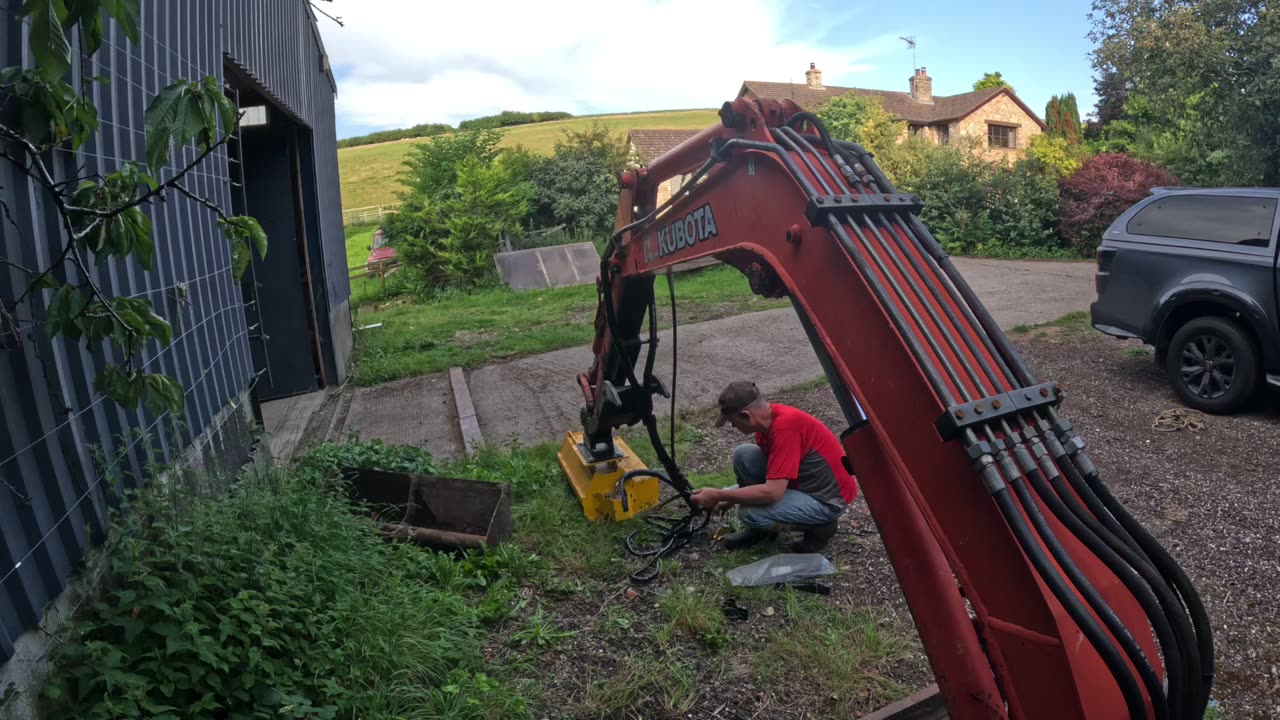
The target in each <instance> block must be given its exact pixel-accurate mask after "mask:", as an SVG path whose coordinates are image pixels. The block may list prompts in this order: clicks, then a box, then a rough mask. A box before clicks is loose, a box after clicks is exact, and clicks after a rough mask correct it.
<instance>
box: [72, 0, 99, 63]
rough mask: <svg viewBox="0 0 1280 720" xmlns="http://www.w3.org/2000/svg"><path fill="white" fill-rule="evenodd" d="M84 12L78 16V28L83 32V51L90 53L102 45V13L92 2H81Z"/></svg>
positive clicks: (96, 50)
mask: <svg viewBox="0 0 1280 720" xmlns="http://www.w3.org/2000/svg"><path fill="white" fill-rule="evenodd" d="M81 5H82V6H83V7H84V8H85V11H84V14H83V15H81V16H80V17H79V18H78V21H79V22H78V24H79V26H80V30H81V31H82V32H83V33H84V35H83V37H84V52H85V53H86V54H88V55H92V54H94V53H96V52H98V48H100V47H102V15H100V14H98V11H97V8H96V7H94V6H93V4H92V3H81Z"/></svg>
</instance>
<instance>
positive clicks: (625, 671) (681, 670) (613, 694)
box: [573, 655, 697, 719]
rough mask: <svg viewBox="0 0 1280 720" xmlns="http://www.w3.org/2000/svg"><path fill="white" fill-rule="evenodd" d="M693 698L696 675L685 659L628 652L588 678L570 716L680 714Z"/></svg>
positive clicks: (670, 716)
mask: <svg viewBox="0 0 1280 720" xmlns="http://www.w3.org/2000/svg"><path fill="white" fill-rule="evenodd" d="M696 699H697V674H696V673H695V671H694V670H693V668H691V667H690V666H689V665H688V664H687V663H686V662H684V661H682V660H680V659H678V658H676V657H672V656H667V657H663V658H652V657H643V656H638V655H629V656H627V657H626V658H624V659H623V660H622V662H621V664H620V666H619V667H618V668H617V669H616V670H614V671H611V672H609V673H606V674H602V675H601V676H598V677H595V678H593V679H590V680H589V681H588V682H587V684H586V688H585V689H584V691H583V692H582V694H581V696H580V697H579V698H578V702H577V703H576V705H577V706H578V707H577V708H576V710H577V712H576V713H575V714H574V715H573V716H574V717H583V718H601V719H603V718H633V717H635V718H638V717H667V718H677V717H684V716H685V714H686V713H688V712H689V710H690V709H691V708H692V707H693V704H694V701H695V700H696Z"/></svg>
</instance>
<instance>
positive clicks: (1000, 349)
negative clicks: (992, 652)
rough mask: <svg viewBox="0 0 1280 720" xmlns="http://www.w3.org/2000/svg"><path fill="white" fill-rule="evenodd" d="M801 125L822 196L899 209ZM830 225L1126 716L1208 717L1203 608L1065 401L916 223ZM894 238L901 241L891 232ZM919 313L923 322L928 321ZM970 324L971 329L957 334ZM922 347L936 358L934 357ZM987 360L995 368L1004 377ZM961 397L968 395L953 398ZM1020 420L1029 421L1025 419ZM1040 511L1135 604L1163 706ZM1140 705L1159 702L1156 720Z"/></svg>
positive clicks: (868, 165)
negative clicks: (1119, 492) (950, 295)
mask: <svg viewBox="0 0 1280 720" xmlns="http://www.w3.org/2000/svg"><path fill="white" fill-rule="evenodd" d="M794 123H808V124H809V125H811V126H812V127H813V128H814V129H815V130H816V132H817V134H818V139H819V140H820V141H821V143H822V144H823V146H824V147H825V149H826V150H827V153H828V157H830V158H832V159H833V160H834V161H835V165H836V169H835V170H833V169H832V168H831V166H830V165H826V164H825V163H826V162H827V158H824V157H823V155H822V154H820V153H818V152H816V151H815V150H814V148H813V145H812V144H811V143H810V142H809V139H808V138H806V137H805V136H804V135H803V134H801V133H800V132H798V131H797V130H796V129H794V128H793V127H781V128H778V129H777V130H776V132H775V137H776V138H777V139H778V142H779V144H780V145H781V146H782V147H784V148H786V149H787V150H789V151H791V152H794V153H797V154H799V156H800V157H801V159H802V161H803V162H804V164H805V165H806V169H808V170H809V171H810V175H811V176H812V177H814V178H816V179H817V181H818V184H819V185H820V186H821V187H822V191H823V192H824V193H825V194H826V195H828V196H830V195H833V194H834V195H840V194H844V195H845V196H846V198H848V199H853V198H855V197H856V195H855V194H859V195H863V196H866V197H875V196H881V197H883V198H885V199H888V198H891V197H893V196H896V191H895V190H894V188H893V186H892V184H891V183H890V182H889V181H888V179H887V178H886V177H885V176H884V174H883V173H882V172H881V171H880V169H879V168H878V167H877V166H876V165H875V164H874V162H872V161H871V157H870V155H869V154H867V153H866V152H865V151H864V150H862V149H861V148H860V147H858V146H857V145H853V144H849V143H835V142H833V141H832V140H831V138H830V137H829V136H828V134H827V132H826V129H825V128H824V127H823V126H822V123H821V121H819V120H818V119H817V118H816V117H813V116H812V115H809V114H807V113H801V114H798V115H796V116H794V117H793V118H792V124H794ZM819 170H822V172H820V171H819ZM842 181H843V182H842ZM889 207H890V208H891V207H892V206H891V205H890V206H889ZM826 219H827V223H828V227H829V228H830V229H831V230H832V232H833V233H834V234H835V235H836V237H837V238H839V239H840V241H841V243H842V244H843V245H844V246H845V248H846V250H847V251H849V252H850V254H851V256H853V259H854V262H855V263H857V264H858V265H859V269H860V270H862V271H863V275H864V277H867V278H875V277H877V276H879V277H883V278H886V279H887V280H888V282H885V283H883V284H880V285H879V287H877V288H875V289H876V290H877V291H878V294H879V295H880V297H881V303H882V305H883V306H884V307H886V308H888V309H890V310H896V308H897V307H898V306H899V305H898V304H899V303H900V306H901V307H903V308H904V309H905V310H906V314H905V316H904V315H903V314H902V313H900V312H896V311H895V312H890V316H891V318H892V319H893V320H894V322H895V325H896V326H897V327H898V330H899V332H900V333H902V334H903V336H904V339H906V340H907V342H908V345H909V346H911V348H912V350H913V354H914V355H915V357H916V360H917V362H920V363H921V366H922V369H923V370H924V371H925V374H926V375H927V376H929V377H930V379H931V381H932V383H933V385H934V390H935V391H936V392H937V393H938V394H939V396H940V397H941V398H942V399H943V401H944V403H946V404H947V405H948V406H950V407H951V408H952V410H951V412H950V413H949V415H948V416H947V417H946V418H944V420H948V421H949V424H947V423H943V422H941V421H940V429H941V430H942V431H943V432H944V433H945V432H947V431H948V429H949V430H950V431H951V432H954V433H956V434H957V435H958V439H960V440H961V441H962V442H963V444H964V446H965V449H966V452H967V453H968V455H969V457H970V458H971V459H972V461H973V464H974V467H975V469H977V470H978V472H979V474H980V475H981V477H982V478H983V481H984V483H985V484H986V488H987V490H988V492H990V493H991V495H992V498H993V499H994V500H995V502H996V504H997V506H998V507H999V509H1000V512H1001V514H1002V515H1003V517H1004V518H1005V520H1006V522H1007V523H1008V525H1009V528H1010V530H1011V531H1012V532H1013V534H1014V536H1015V537H1016V539H1017V542H1018V544H1019V546H1020V547H1021V548H1022V550H1023V552H1024V553H1025V554H1026V556H1027V558H1028V560H1029V561H1030V562H1031V564H1032V565H1033V566H1034V567H1035V569H1036V571H1037V573H1038V574H1039V576H1040V578H1041V579H1042V580H1043V581H1044V582H1045V584H1046V586H1048V588H1049V589H1050V591H1051V592H1052V594H1053V596H1054V597H1055V598H1056V599H1057V600H1058V601H1059V602H1060V603H1061V604H1062V606H1063V608H1064V609H1065V610H1066V612H1067V613H1068V614H1069V615H1070V617H1071V618H1072V620H1073V621H1074V622H1075V623H1076V624H1077V626H1078V627H1079V628H1080V630H1081V632H1082V633H1083V635H1084V636H1085V638H1086V639H1087V640H1088V641H1089V643H1090V645H1092V646H1093V648H1094V649H1095V650H1096V651H1097V652H1098V655H1099V656H1100V657H1101V658H1102V661H1103V662H1104V663H1105V665H1106V667H1107V669H1108V670H1109V671H1110V672H1111V674H1112V676H1113V677H1114V678H1115V680H1116V683H1117V685H1118V686H1119V688H1120V691H1121V694H1122V695H1123V697H1124V701H1125V705H1126V707H1127V710H1128V714H1129V715H1130V716H1131V717H1133V718H1146V717H1149V716H1151V717H1155V718H1157V719H1165V718H1172V719H1174V720H1192V719H1195V720H1199V718H1201V717H1203V714H1204V710H1205V707H1206V705H1207V703H1208V700H1209V690H1210V687H1211V685H1212V679H1213V644H1212V631H1211V629H1210V626H1209V621H1208V616H1207V614H1206V613H1205V610H1204V606H1203V604H1202V602H1201V601H1200V598H1199V596H1198V595H1197V594H1196V592H1195V590H1194V588H1193V587H1192V586H1191V583H1190V581H1189V580H1188V579H1187V577H1186V575H1185V573H1183V571H1182V570H1181V568H1179V567H1178V565H1177V563H1176V562H1174V561H1173V559H1172V558H1171V557H1170V556H1169V554H1168V553H1167V552H1166V551H1165V550H1164V549H1163V548H1162V547H1160V545H1159V543H1158V542H1156V541H1155V539H1154V538H1152V537H1151V536H1150V534H1149V533H1147V532H1146V531H1145V530H1144V529H1143V528H1142V527H1141V526H1140V525H1139V524H1138V523H1137V522H1136V521H1135V520H1134V519H1133V518H1132V516H1130V515H1129V514H1128V513H1127V512H1126V511H1125V510H1124V508H1123V507H1122V506H1121V505H1120V504H1119V502H1117V501H1116V500H1115V498H1114V497H1113V496H1112V495H1111V494H1110V492H1109V491H1107V489H1106V486H1105V485H1104V484H1103V483H1102V480H1101V477H1100V476H1099V474H1098V471H1097V468H1096V467H1095V466H1094V465H1093V463H1092V462H1091V461H1090V460H1089V457H1088V455H1087V454H1086V453H1085V451H1084V442H1083V440H1082V439H1081V438H1080V437H1079V436H1078V435H1077V434H1076V433H1075V432H1074V430H1073V428H1072V426H1071V424H1070V423H1069V422H1067V421H1066V420H1065V419H1063V418H1061V417H1060V416H1058V414H1057V411H1056V409H1055V407H1054V404H1055V403H1053V402H1047V401H1046V400H1055V399H1056V398H1055V397H1054V395H1056V392H1057V391H1056V388H1055V387H1053V386H1051V385H1050V386H1037V385H1036V383H1035V380H1034V378H1033V377H1032V375H1031V373H1030V371H1029V370H1028V369H1027V368H1026V366H1025V365H1024V364H1023V363H1022V361H1021V358H1020V357H1019V355H1018V354H1017V352H1016V351H1014V350H1013V349H1012V348H1011V347H1010V346H1009V345H1008V342H1007V340H1006V339H1005V338H1004V336H1003V334H1002V333H1000V332H999V331H998V328H997V327H996V325H995V323H994V321H993V320H992V318H991V317H990V315H989V314H987V312H986V310H985V308H983V306H982V305H981V303H979V302H977V301H976V298H975V297H973V294H972V290H971V289H970V288H969V287H968V285H967V283H966V282H965V281H964V279H963V278H962V277H961V276H960V274H959V273H958V272H957V271H956V269H955V267H954V266H953V265H952V264H951V262H950V260H949V258H947V256H946V255H945V253H943V251H942V250H941V248H940V246H938V244H937V242H936V241H935V240H934V239H933V237H932V236H931V235H930V234H929V232H928V231H927V230H926V229H925V228H924V226H923V225H922V224H921V223H920V221H919V219H918V218H917V217H916V216H915V215H914V214H911V213H909V212H906V211H901V210H899V211H893V210H890V209H888V208H886V209H885V210H882V211H872V212H865V211H862V212H858V213H854V212H849V213H830V214H827V215H826ZM895 220H896V223H894V221H895ZM895 225H896V227H899V228H901V229H902V232H895ZM846 228H848V229H849V230H851V231H852V235H850V233H849V232H848V231H846ZM855 239H856V243H855ZM908 245H913V246H914V247H908ZM904 257H905V258H906V259H907V262H906V263H903V261H902V258H904ZM886 258H887V262H886ZM868 260H870V262H869V263H868ZM873 267H874V268H875V271H876V272H873V271H872V269H871V268H873ZM917 279H918V280H919V282H913V281H915V280H917ZM931 280H932V282H931ZM900 281H902V282H900ZM922 286H923V287H922ZM952 288H955V290H956V297H955V298H954V301H953V302H947V298H945V297H944V293H946V292H947V291H949V290H951V289H952ZM929 299H932V300H933V302H932V303H930V302H928V300H929ZM895 301H897V303H895ZM920 308H924V310H925V312H924V314H923V315H922V314H921V313H920V310H919V309H920ZM939 308H940V309H941V310H942V313H941V314H939V313H938V312H937V310H938V309H939ZM957 310H958V311H959V312H957ZM961 315H963V316H964V318H965V320H967V321H968V322H967V323H962V321H961V320H960V317H959V316H961ZM944 316H945V320H944ZM926 318H927V321H928V323H929V324H932V325H933V326H934V327H937V328H946V327H948V323H949V324H950V327H952V328H956V329H957V330H962V329H963V328H964V327H965V326H966V325H967V326H968V327H970V328H975V329H977V330H979V332H977V333H969V332H963V331H961V332H956V333H950V332H942V333H937V334H938V335H941V337H940V338H938V337H934V333H928V332H917V330H921V329H924V328H926V327H927V325H926ZM921 335H923V340H924V345H921V343H920V336H921ZM955 335H959V338H960V342H957V339H956V337H955ZM975 335H976V338H975V337H974V336H975ZM993 339H994V342H993ZM943 345H945V346H946V348H947V350H949V351H950V355H949V357H955V358H959V359H960V362H959V363H958V365H959V367H956V364H955V363H946V362H940V363H937V364H936V365H935V364H934V363H933V362H932V359H931V358H946V357H948V355H947V354H946V353H944V352H943V349H942V346H943ZM979 345H981V346H983V347H979ZM925 346H927V347H928V348H929V350H931V351H932V352H931V353H926V352H925V351H924V347H925ZM983 349H985V350H986V351H987V352H982V351H981V350H983ZM988 358H993V359H994V360H995V361H996V362H995V366H993V364H992V363H991V362H989V361H988ZM996 366H998V368H997V367H996ZM1019 385H1020V386H1021V387H1019ZM957 389H960V390H961V391H962V392H963V394H961V395H960V396H959V397H958V398H957V396H956V392H955V391H956V390H957ZM980 393H985V394H980ZM1037 402H1039V404H1037ZM1022 407H1026V408H1028V409H1026V410H1023V411H1019V408H1022ZM983 416H985V418H986V419H982V418H983ZM1064 477H1065V478H1066V483H1064V481H1063V478H1064ZM1067 483H1069V484H1070V485H1069V486H1068V485H1067ZM1082 502H1083V504H1082ZM1041 504H1043V505H1044V506H1045V507H1047V508H1048V509H1049V511H1050V512H1051V513H1052V515H1053V516H1054V517H1055V518H1056V519H1057V520H1058V522H1060V523H1061V524H1062V525H1063V526H1065V527H1066V528H1067V530H1068V531H1069V532H1070V533H1071V534H1072V535H1074V536H1075V538H1076V539H1078V540H1079V541H1080V542H1081V543H1082V544H1083V545H1084V546H1085V547H1086V548H1088V549H1089V551H1090V552H1092V553H1094V554H1095V555H1097V556H1098V558H1099V559H1100V560H1101V561H1102V562H1103V563H1104V564H1105V565H1106V566H1107V568H1108V569H1110V570H1111V571H1112V572H1113V573H1114V574H1115V575H1116V577H1117V578H1119V579H1120V581H1121V582H1122V583H1123V584H1124V585H1125V587H1126V588H1127V589H1128V590H1129V591H1130V592H1131V593H1132V594H1133V595H1134V596H1135V597H1136V598H1137V600H1138V602H1139V604H1140V605H1141V606H1142V609H1143V611H1144V612H1145V613H1146V616H1147V618H1148V620H1149V621H1150V623H1151V625H1152V628H1153V630H1154V632H1155V635H1156V638H1157V641H1158V643H1159V648H1160V654H1161V656H1162V657H1163V659H1164V665H1165V671H1166V673H1167V681H1168V682H1167V687H1168V690H1167V695H1166V689H1165V687H1166V686H1165V682H1164V681H1163V680H1162V678H1160V677H1159V676H1157V674H1156V671H1155V669H1154V668H1153V666H1152V663H1151V660H1150V659H1149V658H1147V657H1145V655H1144V653H1143V651H1142V650H1141V648H1140V647H1139V645H1138V643H1137V642H1136V641H1135V640H1134V638H1133V637H1132V635H1131V634H1130V632H1129V630H1128V629H1127V628H1126V627H1125V626H1124V624H1123V623H1122V622H1121V621H1120V620H1119V618H1117V616H1116V614H1115V612H1113V610H1112V608H1111V607H1109V606H1108V604H1107V602H1106V601H1105V600H1104V599H1103V597H1102V596H1101V594H1100V593H1099V592H1098V591H1097V589H1096V588H1094V587H1093V586H1092V585H1091V584H1090V582H1089V580H1088V578H1087V577H1086V576H1085V575H1084V573H1082V572H1081V570H1080V568H1079V567H1078V566H1077V565H1076V564H1075V562H1073V560H1072V558H1071V556H1070V555H1069V554H1068V553H1067V552H1066V551H1065V550H1064V549H1063V547H1062V544H1061V543H1060V542H1059V539H1058V538H1057V537H1056V536H1055V534H1054V532H1053V530H1052V528H1051V527H1050V526H1049V524H1048V523H1047V522H1046V520H1045V518H1044V516H1043V515H1042V514H1041V512H1040V505H1041ZM1024 516H1025V518H1026V519H1027V520H1030V524H1028V523H1027V522H1026V520H1024ZM1046 549H1047V550H1048V552H1047V553H1046V552H1045V550H1046ZM1144 690H1145V693H1144V692H1143V691H1144ZM1144 695H1145V697H1146V698H1147V699H1149V701H1150V714H1149V713H1148V706H1147V704H1146V701H1144Z"/></svg>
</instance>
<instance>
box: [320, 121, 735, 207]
mask: <svg viewBox="0 0 1280 720" xmlns="http://www.w3.org/2000/svg"><path fill="white" fill-rule="evenodd" d="M718 120H719V118H718V117H717V115H716V111H715V110H671V111H666V112H652V113H634V114H627V115H600V116H596V117H582V118H571V119H568V120H557V121H554V122H545V123H534V124H531V125H517V126H516V127H513V128H509V129H508V130H507V134H506V137H504V138H503V140H502V145H503V146H504V147H514V146H515V145H523V146H525V147H527V148H529V149H530V150H533V151H534V152H540V153H545V154H548V155H550V154H551V151H552V149H553V147H554V146H555V141H556V139H557V138H559V137H560V133H561V132H563V131H564V130H584V129H586V128H589V127H591V125H592V124H593V123H596V122H599V123H601V124H603V125H605V126H606V127H608V128H609V129H611V130H614V131H617V132H620V133H622V134H624V135H625V134H626V132H627V131H628V130H640V129H656V128H661V129H677V130H679V129H689V130H701V129H702V128H706V127H710V126H711V125H714V124H715V123H716V122H718ZM419 142H430V138H414V139H410V140H398V141H395V142H387V143H379V144H377V145H361V146H359V147H353V148H342V149H340V150H338V173H339V175H340V176H341V178H342V206H343V207H344V208H346V209H348V210H350V209H352V208H360V207H370V206H373V205H385V204H388V203H394V202H398V200H397V198H396V193H397V192H398V191H399V189H400V186H399V185H398V184H397V183H396V176H397V175H399V173H400V169H401V163H402V162H404V159H405V157H407V155H408V153H409V149H410V148H411V147H412V146H413V144H414V143H419Z"/></svg>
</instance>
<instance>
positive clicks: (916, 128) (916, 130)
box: [907, 123, 924, 136]
mask: <svg viewBox="0 0 1280 720" xmlns="http://www.w3.org/2000/svg"><path fill="white" fill-rule="evenodd" d="M907 129H908V130H910V131H911V134H912V135H914V136H919V135H920V134H921V133H923V132H924V126H923V125H916V124H914V123H912V124H911V125H908V126H907Z"/></svg>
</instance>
